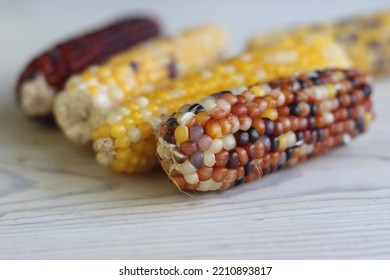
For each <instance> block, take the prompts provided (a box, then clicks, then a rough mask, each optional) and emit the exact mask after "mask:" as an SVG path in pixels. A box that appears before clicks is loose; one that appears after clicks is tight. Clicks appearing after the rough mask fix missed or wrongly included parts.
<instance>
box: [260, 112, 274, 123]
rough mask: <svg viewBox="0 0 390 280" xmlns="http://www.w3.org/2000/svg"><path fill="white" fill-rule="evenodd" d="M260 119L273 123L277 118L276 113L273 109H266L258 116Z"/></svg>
mask: <svg viewBox="0 0 390 280" xmlns="http://www.w3.org/2000/svg"><path fill="white" fill-rule="evenodd" d="M260 117H261V118H267V119H270V120H273V121H274V120H276V119H277V118H278V111H276V110H275V109H267V110H265V111H264V112H263V113H262V114H261V115H260Z"/></svg>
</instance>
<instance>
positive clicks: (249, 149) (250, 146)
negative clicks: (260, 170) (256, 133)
mask: <svg viewBox="0 0 390 280" xmlns="http://www.w3.org/2000/svg"><path fill="white" fill-rule="evenodd" d="M244 149H245V151H246V153H247V154H248V158H249V159H254V158H255V157H256V145H255V144H254V143H251V142H249V143H247V144H246V145H245V146H244Z"/></svg>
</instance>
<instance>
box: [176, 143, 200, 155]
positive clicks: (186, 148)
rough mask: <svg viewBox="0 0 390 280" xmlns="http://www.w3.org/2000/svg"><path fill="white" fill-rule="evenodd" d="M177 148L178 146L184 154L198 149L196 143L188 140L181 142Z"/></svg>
mask: <svg viewBox="0 0 390 280" xmlns="http://www.w3.org/2000/svg"><path fill="white" fill-rule="evenodd" d="M179 148H180V151H181V152H182V153H183V154H184V155H186V156H190V155H192V154H193V153H194V152H196V151H197V149H198V147H197V145H196V143H194V142H192V141H190V140H188V141H185V142H183V143H181V144H180V147H179Z"/></svg>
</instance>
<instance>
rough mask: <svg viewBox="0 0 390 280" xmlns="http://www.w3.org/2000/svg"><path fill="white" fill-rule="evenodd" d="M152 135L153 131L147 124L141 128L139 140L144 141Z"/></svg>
mask: <svg viewBox="0 0 390 280" xmlns="http://www.w3.org/2000/svg"><path fill="white" fill-rule="evenodd" d="M152 134H153V129H152V127H151V126H150V125H149V124H145V126H143V127H142V128H141V138H142V139H146V138H148V137H149V136H150V135H152Z"/></svg>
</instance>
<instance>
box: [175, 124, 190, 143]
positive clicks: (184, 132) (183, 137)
mask: <svg viewBox="0 0 390 280" xmlns="http://www.w3.org/2000/svg"><path fill="white" fill-rule="evenodd" d="M174 135H175V139H176V142H177V143H178V144H181V143H183V142H185V141H187V140H188V137H189V133H188V127H186V126H185V125H179V126H178V127H177V128H176V129H175V133H174Z"/></svg>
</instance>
